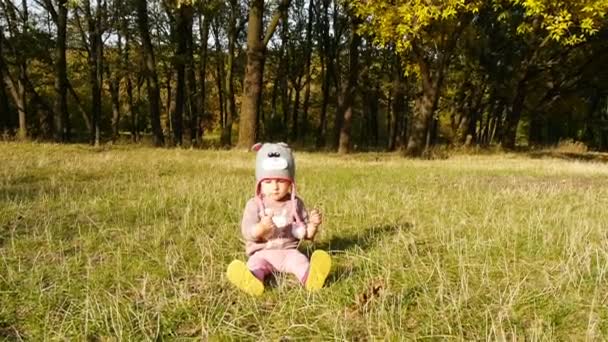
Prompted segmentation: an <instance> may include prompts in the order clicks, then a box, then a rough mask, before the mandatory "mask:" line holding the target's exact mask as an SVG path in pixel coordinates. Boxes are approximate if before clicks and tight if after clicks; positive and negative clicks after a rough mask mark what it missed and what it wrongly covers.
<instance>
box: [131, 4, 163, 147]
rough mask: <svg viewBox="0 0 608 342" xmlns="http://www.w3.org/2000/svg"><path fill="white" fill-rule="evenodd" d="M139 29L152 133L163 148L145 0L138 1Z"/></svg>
mask: <svg viewBox="0 0 608 342" xmlns="http://www.w3.org/2000/svg"><path fill="white" fill-rule="evenodd" d="M135 5H136V11H137V27H138V29H139V34H140V36H141V40H142V55H143V56H144V77H145V79H146V88H147V89H148V102H149V106H150V121H151V122H152V133H153V135H154V145H155V146H162V145H164V143H165V139H164V136H163V131H162V130H161V127H160V103H159V100H160V90H159V87H158V74H157V72H156V59H155V57H154V48H153V46H152V40H151V39H150V28H149V26H148V8H147V2H146V1H145V0H136V2H135Z"/></svg>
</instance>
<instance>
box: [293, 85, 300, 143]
mask: <svg viewBox="0 0 608 342" xmlns="http://www.w3.org/2000/svg"><path fill="white" fill-rule="evenodd" d="M301 83H302V76H301V75H300V76H298V80H297V81H296V82H295V83H294V84H293V90H294V91H295V92H296V94H295V98H294V100H293V111H292V115H291V120H292V123H291V125H292V126H291V140H292V141H297V140H298V111H299V110H300V92H301V90H302V85H301Z"/></svg>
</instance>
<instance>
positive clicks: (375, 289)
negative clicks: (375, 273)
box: [346, 278, 386, 316]
mask: <svg viewBox="0 0 608 342" xmlns="http://www.w3.org/2000/svg"><path fill="white" fill-rule="evenodd" d="M385 288H386V283H385V281H384V279H382V278H377V279H374V280H372V281H371V282H370V284H369V285H368V286H367V288H366V289H365V290H364V291H363V292H360V293H357V294H356V295H355V304H353V305H351V307H350V308H349V309H348V311H347V312H346V314H347V316H352V315H354V314H356V313H361V312H366V311H367V310H368V307H369V306H370V305H371V304H372V303H373V302H374V300H375V299H376V298H378V297H379V296H380V295H381V294H382V292H383V291H384V289H385Z"/></svg>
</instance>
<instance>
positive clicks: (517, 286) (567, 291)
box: [0, 143, 608, 340]
mask: <svg viewBox="0 0 608 342" xmlns="http://www.w3.org/2000/svg"><path fill="white" fill-rule="evenodd" d="M253 158H254V156H253V154H248V153H244V152H223V151H196V150H177V149H175V150H156V149H147V148H127V147H113V148H111V149H105V150H96V149H92V148H89V147H86V146H79V145H73V146H57V145H35V144H13V143H3V144H0V160H1V166H0V179H1V181H0V182H1V183H0V202H1V203H0V227H1V230H0V302H1V303H2V305H1V307H0V336H2V337H5V338H8V339H20V338H22V339H32V340H40V339H85V338H87V339H105V338H111V339H114V338H118V339H127V340H130V339H157V338H174V337H192V338H203V339H207V338H218V339H242V338H248V339H263V340H277V339H280V338H282V337H287V338H298V339H311V338H312V339H316V340H325V339H337V340H352V339H376V338H388V339H401V338H431V339H447V338H454V339H465V340H483V339H486V340H496V339H515V338H517V339H530V340H583V339H588V340H601V339H602V338H603V337H604V336H607V335H608V323H607V322H608V311H607V310H606V307H607V305H608V296H607V295H606V293H608V285H606V284H608V282H607V279H606V278H607V275H608V234H606V228H607V226H606V222H608V211H607V210H606V208H607V207H608V182H607V181H608V166H607V165H606V164H603V163H594V162H583V161H568V160H562V159H554V158H540V159H539V158H527V157H525V156H523V155H517V154H504V155H468V156H467V155H460V156H453V157H452V158H449V159H446V160H432V161H420V160H415V161H414V160H405V159H402V158H400V157H399V156H397V155H393V154H371V153H370V154H360V155H352V156H347V157H339V156H336V155H321V154H313V153H298V154H297V162H298V171H297V173H298V175H297V178H298V186H299V192H300V194H301V195H302V196H303V198H304V199H305V201H306V203H307V204H308V205H309V206H313V205H314V206H318V207H320V208H322V209H323V211H324V212H325V214H326V224H325V227H324V231H323V233H322V235H321V236H320V239H319V240H318V241H317V243H316V246H310V245H308V246H306V248H325V249H327V250H329V251H330V252H331V253H332V255H333V257H334V263H335V267H334V268H333V271H332V274H331V276H330V279H329V281H328V284H327V287H326V288H325V289H324V290H322V291H321V292H319V293H318V294H314V295H310V294H308V293H306V292H305V291H304V290H302V289H301V288H299V287H298V286H297V285H295V284H294V283H293V281H292V280H291V278H290V277H288V276H281V277H279V279H278V280H277V284H276V285H275V286H273V287H271V288H269V289H268V290H267V292H266V293H265V294H264V296H263V297H262V298H261V299H254V298H249V297H247V296H245V295H243V294H241V293H239V292H237V291H236V290H234V289H233V288H232V287H230V286H229V284H227V282H226V280H225V279H224V276H223V273H224V269H225V267H226V265H227V264H228V262H229V261H230V260H231V259H233V258H243V257H244V253H243V247H242V244H241V242H240V240H239V239H240V236H239V229H238V223H239V220H240V217H241V213H242V210H243V207H244V203H245V201H246V200H247V198H248V197H249V196H250V195H251V192H252V190H253V189H252V187H253V170H252V167H253V163H254V162H253Z"/></svg>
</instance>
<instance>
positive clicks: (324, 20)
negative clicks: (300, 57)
mask: <svg viewBox="0 0 608 342" xmlns="http://www.w3.org/2000/svg"><path fill="white" fill-rule="evenodd" d="M318 4H319V5H320V6H322V8H319V9H318V12H322V16H321V17H320V18H319V31H320V32H319V35H320V36H319V38H318V39H319V42H320V43H319V57H320V59H321V77H322V81H321V93H322V99H321V113H319V126H317V133H316V137H315V138H316V139H315V145H316V147H317V148H321V147H323V146H325V133H326V132H327V106H328V105H329V90H330V86H331V83H332V79H331V76H332V71H331V70H333V66H332V65H333V64H332V63H333V58H332V56H331V47H330V46H331V39H330V36H329V0H322V1H320V2H319V3H318Z"/></svg>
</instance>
